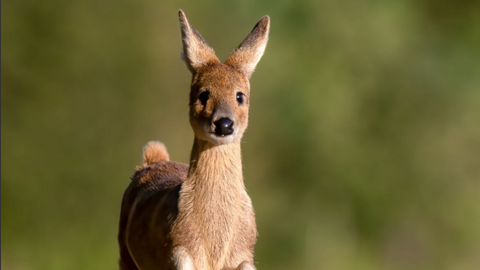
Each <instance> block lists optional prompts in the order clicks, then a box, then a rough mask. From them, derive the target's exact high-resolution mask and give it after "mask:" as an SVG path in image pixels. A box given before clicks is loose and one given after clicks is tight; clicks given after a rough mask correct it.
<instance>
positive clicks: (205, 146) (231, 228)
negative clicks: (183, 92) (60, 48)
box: [118, 11, 270, 270]
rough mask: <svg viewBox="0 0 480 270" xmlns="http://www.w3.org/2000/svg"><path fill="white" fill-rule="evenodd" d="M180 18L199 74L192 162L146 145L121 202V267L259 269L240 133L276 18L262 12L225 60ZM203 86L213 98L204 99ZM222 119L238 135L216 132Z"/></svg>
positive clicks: (190, 63)
mask: <svg viewBox="0 0 480 270" xmlns="http://www.w3.org/2000/svg"><path fill="white" fill-rule="evenodd" d="M179 17H180V25H181V30H182V41H183V49H184V52H183V53H184V57H185V62H186V64H187V67H188V69H189V70H190V71H191V72H192V75H193V77H192V84H191V92H190V124H191V126H192V128H193V130H194V133H195V139H194V143H193V147H192V153H191V159H190V166H187V165H185V164H181V163H176V162H169V161H168V153H167V151H166V149H165V147H164V146H163V144H161V143H159V142H151V143H149V144H147V146H146V147H145V148H144V166H142V167H139V168H137V170H136V172H135V174H134V176H133V178H132V183H131V184H130V186H129V187H128V188H127V190H126V191H125V194H124V198H123V202H122V209H121V215H120V230H119V236H118V240H119V245H120V269H123V270H126V269H143V270H147V269H192V270H193V269H196V270H203V269H206V270H210V269H212V270H217V269H239V270H250V269H255V267H254V266H253V251H254V246H255V242H256V236H257V230H256V225H255V216H254V212H253V207H252V203H251V200H250V198H249V196H248V195H247V193H246V191H245V186H244V183H243V175H242V161H241V149H240V140H241V137H242V135H243V133H244V131H245V129H246V128H247V125H248V107H249V94H250V84H249V78H250V76H251V74H252V72H253V70H254V69H255V66H256V64H257V63H258V61H259V60H260V58H261V56H262V54H263V51H264V49H265V46H266V43H267V39H268V31H269V23H270V20H269V18H268V17H267V16H265V17H263V18H262V19H261V20H260V21H259V22H258V23H257V25H256V26H255V27H254V29H253V30H252V32H251V33H250V34H249V35H248V36H247V38H246V39H245V40H244V42H242V44H240V46H239V47H238V48H237V49H236V50H235V51H234V52H233V53H232V55H231V56H230V57H229V58H228V59H227V61H225V63H221V62H220V61H219V60H218V58H217V57H216V56H215V53H214V51H213V49H211V48H210V47H209V46H208V45H207V43H206V42H205V40H204V39H203V38H202V36H201V35H200V34H199V33H198V32H197V31H196V30H195V29H194V28H193V27H192V26H191V25H190V24H189V23H188V20H187V18H186V16H185V14H184V13H183V12H182V11H180V14H179ZM204 91H208V93H209V98H208V101H207V102H206V103H205V102H204V103H202V102H201V101H200V100H199V95H200V94H201V93H202V92H204ZM238 93H243V95H244V102H243V103H242V102H238V101H237V98H236V96H237V94H238ZM220 118H229V119H231V120H232V121H233V122H234V124H233V129H234V132H233V134H231V135H227V136H217V135H215V134H214V133H213V131H214V130H215V125H214V124H213V123H214V122H215V121H217V120H218V119H220Z"/></svg>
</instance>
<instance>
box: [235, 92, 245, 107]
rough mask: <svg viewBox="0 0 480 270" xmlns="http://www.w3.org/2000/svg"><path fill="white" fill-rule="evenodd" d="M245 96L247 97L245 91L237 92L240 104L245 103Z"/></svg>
mask: <svg viewBox="0 0 480 270" xmlns="http://www.w3.org/2000/svg"><path fill="white" fill-rule="evenodd" d="M244 97H245V95H244V94H243V93H240V92H238V93H237V102H238V104H239V105H242V104H243V102H244V100H243V99H244Z"/></svg>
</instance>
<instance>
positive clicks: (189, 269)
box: [172, 247, 195, 270]
mask: <svg viewBox="0 0 480 270" xmlns="http://www.w3.org/2000/svg"><path fill="white" fill-rule="evenodd" d="M172 260H173V265H174V266H175V269H177V270H195V266H194V265H193V260H192V257H191V256H190V254H188V251H187V250H186V249H185V248H184V247H175V248H174V249H173V251H172Z"/></svg>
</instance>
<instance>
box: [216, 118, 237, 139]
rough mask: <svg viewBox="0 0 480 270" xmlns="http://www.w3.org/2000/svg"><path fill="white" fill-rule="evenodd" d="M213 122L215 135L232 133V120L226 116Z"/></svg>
mask: <svg viewBox="0 0 480 270" xmlns="http://www.w3.org/2000/svg"><path fill="white" fill-rule="evenodd" d="M214 124H215V134H217V136H222V137H223V136H227V135H231V134H232V133H233V121H232V120H230V119H228V118H220V119H218V120H217V121H215V123H214Z"/></svg>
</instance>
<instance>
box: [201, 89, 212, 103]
mask: <svg viewBox="0 0 480 270" xmlns="http://www.w3.org/2000/svg"><path fill="white" fill-rule="evenodd" d="M209 97H210V91H208V90H206V91H203V92H202V93H200V95H198V100H200V102H201V103H202V105H203V106H205V105H207V101H208V98H209Z"/></svg>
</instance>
